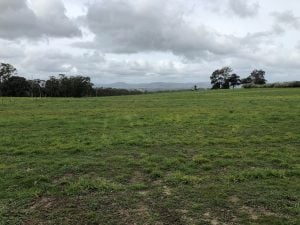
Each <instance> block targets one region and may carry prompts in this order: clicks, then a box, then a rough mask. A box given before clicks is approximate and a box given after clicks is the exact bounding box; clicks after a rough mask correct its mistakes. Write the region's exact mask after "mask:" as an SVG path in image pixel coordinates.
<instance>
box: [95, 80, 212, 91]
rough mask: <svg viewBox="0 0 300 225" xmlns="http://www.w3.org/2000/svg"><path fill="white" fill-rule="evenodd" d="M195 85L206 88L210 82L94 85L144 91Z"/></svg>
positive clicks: (176, 88) (182, 88) (192, 86)
mask: <svg viewBox="0 0 300 225" xmlns="http://www.w3.org/2000/svg"><path fill="white" fill-rule="evenodd" d="M195 85H197V87H198V88H208V87H210V84H209V83H207V82H201V83H165V82H155V83H139V84H129V83H123V82H118V83H112V84H102V85H96V86H98V87H104V88H108V87H111V88H121V89H129V90H131V89H138V90H144V91H168V90H170V91H171V90H189V89H193V88H194V86H195Z"/></svg>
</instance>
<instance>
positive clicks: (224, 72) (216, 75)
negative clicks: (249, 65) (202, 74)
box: [210, 67, 232, 89]
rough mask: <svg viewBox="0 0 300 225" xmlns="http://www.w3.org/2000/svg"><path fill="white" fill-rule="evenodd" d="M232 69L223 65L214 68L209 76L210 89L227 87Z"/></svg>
mask: <svg viewBox="0 0 300 225" xmlns="http://www.w3.org/2000/svg"><path fill="white" fill-rule="evenodd" d="M231 72H232V69H231V68H230V67H223V68H222V69H219V70H215V71H214V72H213V73H212V75H211V76H210V80H211V84H212V89H229V87H230V84H229V78H230V76H231Z"/></svg>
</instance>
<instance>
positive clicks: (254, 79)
mask: <svg viewBox="0 0 300 225" xmlns="http://www.w3.org/2000/svg"><path fill="white" fill-rule="evenodd" d="M265 74H266V72H265V71H263V70H256V69H255V70H253V71H252V72H251V74H250V76H249V77H247V78H245V79H243V80H242V84H258V85H262V84H266V83H267V80H266V79H265Z"/></svg>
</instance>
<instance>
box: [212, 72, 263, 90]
mask: <svg viewBox="0 0 300 225" xmlns="http://www.w3.org/2000/svg"><path fill="white" fill-rule="evenodd" d="M232 72H233V70H232V69H231V68H230V67H223V68H222V69H218V70H215V71H214V72H213V73H212V75H211V76H210V81H211V85H212V89H229V88H230V87H232V88H233V89H234V88H235V87H236V86H239V85H241V84H242V85H243V86H244V87H250V86H253V85H265V84H266V83H267V80H266V79H265V74H266V72H265V71H263V70H257V69H255V70H253V71H252V72H251V74H250V75H249V76H248V77H246V78H244V79H241V78H240V76H239V75H237V74H235V73H232Z"/></svg>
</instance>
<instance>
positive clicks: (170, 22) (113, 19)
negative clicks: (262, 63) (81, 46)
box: [85, 0, 236, 58]
mask: <svg viewBox="0 0 300 225" xmlns="http://www.w3.org/2000/svg"><path fill="white" fill-rule="evenodd" d="M159 2H160V1H157V0H154V1H149V2H148V3H147V5H142V6H138V5H137V4H135V3H134V1H111V0H104V1H101V3H95V4H93V5H91V6H90V7H89V11H88V14H87V18H86V19H87V24H88V26H89V28H90V30H91V31H92V32H93V33H94V34H95V35H96V38H95V41H94V42H93V43H89V44H86V45H85V46H88V45H90V46H92V47H99V48H100V49H102V50H103V51H105V52H112V53H137V52H151V51H162V52H172V53H174V54H176V55H183V56H186V57H188V58H194V57H205V56H206V55H208V54H230V53H231V52H232V51H235V50H236V49H235V46H234V45H233V43H232V39H231V37H228V36H226V35H221V34H219V33H217V32H215V31H212V30H209V29H208V28H207V27H206V26H205V25H201V26H198V27H192V26H191V25H190V24H189V23H188V22H187V21H185V20H184V17H183V16H182V14H181V13H178V8H174V4H173V3H170V2H162V3H161V2H160V3H159Z"/></svg>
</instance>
